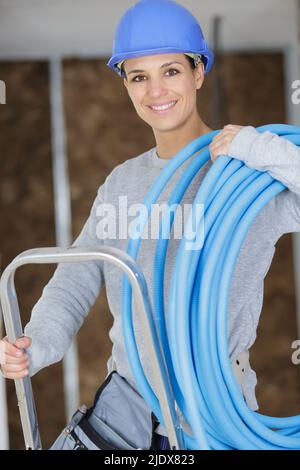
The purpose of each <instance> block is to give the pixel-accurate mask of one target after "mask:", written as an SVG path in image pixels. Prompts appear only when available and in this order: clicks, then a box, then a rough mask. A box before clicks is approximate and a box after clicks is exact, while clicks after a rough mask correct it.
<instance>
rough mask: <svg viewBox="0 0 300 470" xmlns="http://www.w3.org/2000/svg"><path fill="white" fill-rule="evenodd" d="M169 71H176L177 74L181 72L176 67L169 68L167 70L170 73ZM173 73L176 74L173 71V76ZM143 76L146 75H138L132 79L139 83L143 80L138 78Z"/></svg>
mask: <svg viewBox="0 0 300 470" xmlns="http://www.w3.org/2000/svg"><path fill="white" fill-rule="evenodd" d="M168 72H176V73H175V75H177V74H178V73H179V72H178V70H176V69H169V70H167V72H166V73H168ZM173 75H174V74H173V73H172V74H171V76H173ZM141 77H144V75H137V76H136V77H134V78H133V79H132V81H133V82H135V83H139V82H141V81H142V80H137V78H138V79H139V78H141Z"/></svg>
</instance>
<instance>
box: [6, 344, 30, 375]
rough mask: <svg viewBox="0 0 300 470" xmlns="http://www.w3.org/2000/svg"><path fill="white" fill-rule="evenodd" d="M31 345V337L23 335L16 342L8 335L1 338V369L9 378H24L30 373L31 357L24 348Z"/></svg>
mask: <svg viewBox="0 0 300 470" xmlns="http://www.w3.org/2000/svg"><path fill="white" fill-rule="evenodd" d="M30 345H31V338H29V337H28V336H22V337H21V338H18V339H17V341H16V342H15V343H14V344H11V343H9V341H8V339H7V337H5V338H3V339H2V340H0V364H1V370H2V373H3V375H4V377H5V378H7V379H23V378H24V377H26V376H27V375H28V374H29V359H28V355H27V354H26V352H25V351H24V349H27V348H29V346H30Z"/></svg>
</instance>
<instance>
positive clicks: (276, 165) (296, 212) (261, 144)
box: [228, 126, 300, 238]
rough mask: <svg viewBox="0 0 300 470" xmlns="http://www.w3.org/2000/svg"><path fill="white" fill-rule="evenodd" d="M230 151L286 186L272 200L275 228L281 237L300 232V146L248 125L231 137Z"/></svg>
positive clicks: (235, 156)
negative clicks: (285, 234)
mask: <svg viewBox="0 0 300 470" xmlns="http://www.w3.org/2000/svg"><path fill="white" fill-rule="evenodd" d="M228 154H229V155H230V156H232V157H233V158H236V159H238V160H242V161H243V162H244V163H245V164H246V165H247V166H248V167H249V168H255V169H256V170H259V171H262V172H264V171H267V172H268V173H269V174H270V175H271V176H272V177H273V178H274V179H276V180H278V181H280V182H281V183H283V184H284V185H285V186H286V189H285V190H283V191H282V192H281V193H280V194H278V195H277V196H276V197H275V198H274V200H273V201H272V202H271V204H273V205H274V208H275V211H274V214H275V215H276V216H275V217H273V223H274V226H275V231H276V232H277V235H278V238H279V237H280V236H281V235H283V234H284V233H291V232H300V148H299V147H298V146H297V145H295V144H293V143H292V142H290V141H289V140H287V139H285V138H284V137H280V136H278V135H277V134H275V133H272V132H270V131H264V132H259V131H257V130H256V129H255V128H254V127H252V126H245V127H243V128H242V129H241V130H240V131H239V132H238V134H237V135H236V136H235V137H234V139H233V140H232V142H231V145H230V147H229V152H228Z"/></svg>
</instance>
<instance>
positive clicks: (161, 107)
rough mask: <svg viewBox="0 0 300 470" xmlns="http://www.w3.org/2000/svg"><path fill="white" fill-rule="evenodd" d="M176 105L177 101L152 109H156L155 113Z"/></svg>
mask: <svg viewBox="0 0 300 470" xmlns="http://www.w3.org/2000/svg"><path fill="white" fill-rule="evenodd" d="M175 104H176V101H172V102H171V103H169V104H165V105H163V106H150V108H152V109H154V110H155V111H163V110H165V109H169V108H172V106H174V105H175Z"/></svg>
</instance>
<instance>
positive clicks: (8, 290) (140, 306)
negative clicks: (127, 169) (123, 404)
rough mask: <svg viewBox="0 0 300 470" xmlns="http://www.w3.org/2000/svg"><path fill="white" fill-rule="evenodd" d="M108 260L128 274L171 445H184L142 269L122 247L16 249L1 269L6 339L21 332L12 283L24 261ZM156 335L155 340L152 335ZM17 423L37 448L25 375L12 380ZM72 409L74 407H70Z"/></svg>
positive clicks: (13, 338) (29, 445)
mask: <svg viewBox="0 0 300 470" xmlns="http://www.w3.org/2000/svg"><path fill="white" fill-rule="evenodd" d="M96 260H99V261H100V260H101V261H109V262H111V263H113V264H115V265H116V266H117V267H119V268H120V269H121V270H122V271H123V273H124V274H126V276H127V277H128V279H129V281H130V283H131V287H132V292H133V297H134V300H135V304H136V308H137V311H138V312H139V314H140V315H141V321H142V325H143V328H144V330H145V335H146V339H147V341H148V344H149V353H150V358H151V362H152V364H153V372H154V376H155V379H156V382H157V390H158V399H159V402H160V404H161V409H162V414H163V417H164V421H165V426H166V430H167V433H168V437H169V441H170V446H171V449H184V446H183V437H182V427H181V424H180V419H179V416H178V414H177V411H176V407H175V401H174V395H173V391H172V387H171V383H170V379H169V374H168V371H167V367H166V363H165V360H164V355H163V350H162V347H161V344H160V341H159V338H158V336H157V332H156V328H155V322H154V319H153V312H152V307H151V304H150V301H149V296H148V289H147V283H146V280H145V277H144V275H143V272H142V271H141V270H140V269H139V267H138V265H137V263H136V262H135V261H134V260H133V259H132V258H131V257H130V256H129V255H128V254H127V253H125V252H124V251H122V250H119V249H118V248H113V247H107V246H106V247H101V248H99V247H84V248H83V247H75V246H71V247H67V248H59V247H51V248H35V249H31V250H26V251H24V252H22V253H20V254H19V255H18V256H17V257H16V258H15V259H14V260H13V261H12V262H11V263H10V264H9V265H8V266H7V267H6V269H5V270H4V272H3V274H2V276H1V279H0V300H1V304H2V311H3V312H2V313H3V318H4V324H5V329H6V333H7V337H8V340H9V341H10V342H11V343H14V342H15V341H16V339H17V338H18V337H19V336H22V335H23V329H22V323H21V317H20V311H19V306H18V299H17V295H16V291H15V286H14V274H15V271H16V269H17V268H19V267H20V266H23V265H26V264H48V263H49V264H50V263H52V264H53V263H61V262H81V261H84V262H85V261H96ZM154 335H156V341H154V339H153V337H154ZM15 387H16V393H17V398H18V404H19V411H20V417H21V424H22V429H23V434H24V439H25V446H26V449H35V450H36V449H41V448H42V445H41V439H40V433H39V429H38V420H37V414H36V408H35V402H34V397H33V392H32V386H31V378H30V377H29V376H27V377H25V378H23V379H17V380H15ZM74 412H75V410H74Z"/></svg>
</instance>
